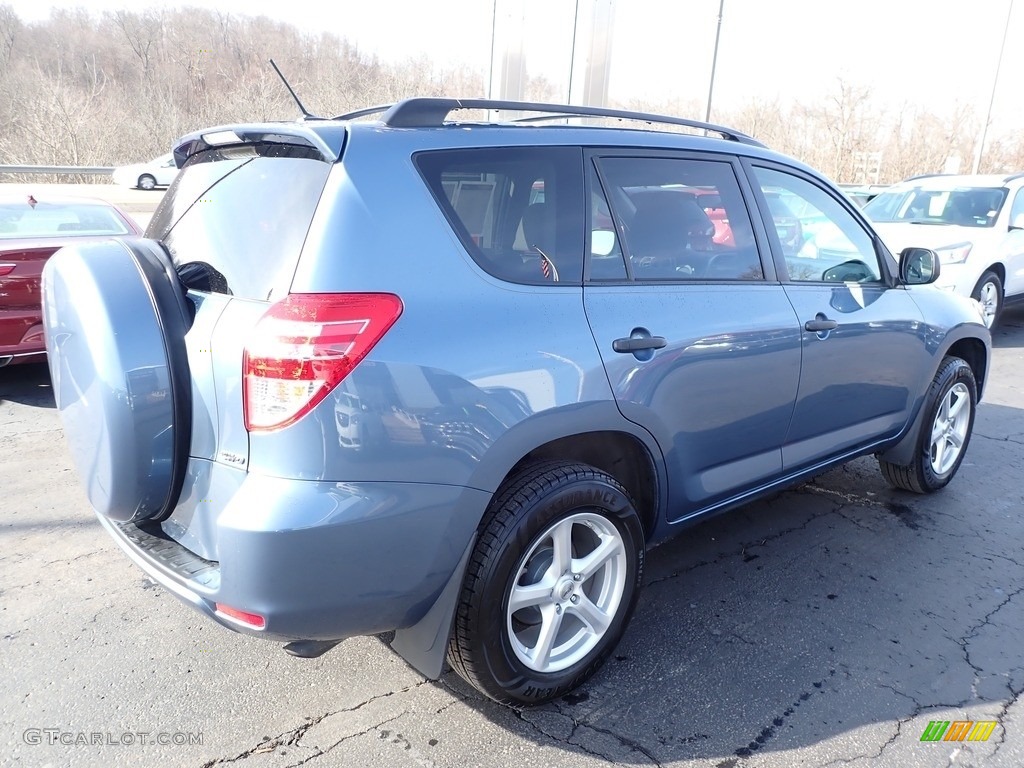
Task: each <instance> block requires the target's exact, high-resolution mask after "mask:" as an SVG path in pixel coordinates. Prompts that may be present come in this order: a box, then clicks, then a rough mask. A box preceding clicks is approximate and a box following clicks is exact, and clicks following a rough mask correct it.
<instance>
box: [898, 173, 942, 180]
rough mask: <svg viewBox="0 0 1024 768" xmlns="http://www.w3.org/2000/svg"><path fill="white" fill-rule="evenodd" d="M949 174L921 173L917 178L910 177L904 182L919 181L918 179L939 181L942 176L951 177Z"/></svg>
mask: <svg viewBox="0 0 1024 768" xmlns="http://www.w3.org/2000/svg"><path fill="white" fill-rule="evenodd" d="M951 175H955V174H949V173H919V174H918V175H917V176H910V177H908V178H906V179H904V180H903V181H917V180H918V179H937V178H939V177H940V176H951Z"/></svg>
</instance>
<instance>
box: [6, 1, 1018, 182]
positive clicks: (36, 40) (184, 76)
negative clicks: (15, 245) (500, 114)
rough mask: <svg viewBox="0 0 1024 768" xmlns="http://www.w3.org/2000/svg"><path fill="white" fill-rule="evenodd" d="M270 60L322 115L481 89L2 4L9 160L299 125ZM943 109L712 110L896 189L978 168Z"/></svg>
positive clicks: (271, 45) (996, 153) (220, 28)
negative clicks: (38, 17)
mask: <svg viewBox="0 0 1024 768" xmlns="http://www.w3.org/2000/svg"><path fill="white" fill-rule="evenodd" d="M270 58H273V59H274V60H275V61H276V62H277V63H278V64H279V66H280V67H281V68H282V70H283V71H284V72H285V74H286V75H287V76H288V77H289V80H290V81H291V83H292V85H293V87H294V88H295V90H296V91H297V92H298V93H299V95H300V97H301V98H302V100H303V102H304V103H305V105H306V107H307V108H308V109H309V110H310V111H312V112H314V113H316V114H320V115H328V116H329V115H336V114H341V113H343V112H346V111H348V110H352V109H357V108H360V107H365V106H368V105H373V104H385V103H390V102H394V101H397V100H399V99H402V98H405V97H408V96H412V95H421V96H423V95H451V96H456V95H458V96H478V97H479V96H483V95H484V94H485V92H486V87H485V82H484V69H483V66H481V68H480V69H479V70H473V69H462V70H446V71H439V70H437V68H435V67H434V66H433V65H432V64H431V62H429V61H426V60H423V59H410V60H408V61H405V62H403V63H399V64H394V63H389V62H383V61H380V60H378V59H377V58H376V57H374V56H371V55H368V54H366V53H365V52H362V51H360V50H359V48H358V47H357V45H356V44H355V43H353V42H352V41H351V40H347V39H345V38H343V37H340V36H337V35H335V34H332V33H330V32H322V33H320V34H319V35H310V34H306V33H303V32H301V31H300V30H298V29H297V28H295V27H294V26H291V25H289V24H286V23H283V22H279V21H274V20H271V19H268V18H266V17H249V16H240V15H234V14H228V13H221V12H218V11H215V10H211V9H209V8H185V9H173V10H172V9H167V10H161V11H144V12H132V11H117V12H111V13H105V14H102V15H94V14H90V13H88V12H87V11H85V10H82V9H75V10H64V11H54V12H53V13H52V14H51V16H50V17H49V19H47V20H45V21H41V22H35V23H31V24H26V23H24V22H22V21H21V20H20V19H19V17H18V16H17V14H16V13H15V12H14V11H13V9H12V8H11V7H10V6H9V5H0V64H2V69H0V123H2V129H0V164H39V165H120V164H123V163H127V162H136V161H141V160H146V159H149V158H151V157H154V156H156V155H158V154H161V153H163V152H166V151H167V150H168V149H169V148H170V146H171V145H172V143H173V142H174V140H175V139H176V138H178V137H179V136H181V135H183V134H185V133H188V132H190V131H193V130H196V129H197V128H201V127H208V126H212V125H218V124H222V123H228V122H235V121H246V122H251V121H262V120H288V119H294V118H295V117H296V116H297V114H298V110H297V108H296V106H295V104H294V102H293V101H292V100H291V98H290V97H289V95H288V93H287V91H286V90H285V88H284V86H283V85H282V84H281V81H280V80H279V79H278V77H277V75H276V74H275V73H274V71H273V69H272V68H271V67H270V65H269V63H268V60H269V59H270ZM613 66H614V63H613ZM526 97H527V98H530V99H534V100H548V101H552V100H553V101H561V100H564V98H565V93H564V89H563V88H561V87H559V86H556V85H554V84H553V83H551V82H549V81H546V80H544V79H543V78H533V79H531V80H530V84H529V90H528V93H527V94H526ZM611 106H617V107H623V108H628V109H640V110H645V111H655V112H667V113H672V114H680V115H685V116H694V117H699V116H702V115H703V105H701V104H699V103H686V102H679V101H666V102H663V103H653V102H649V101H648V102H639V101H630V100H626V101H625V102H623V103H617V104H612V105H611ZM942 107H943V109H941V110H939V109H935V108H934V106H926V105H921V104H913V103H910V102H909V101H908V103H907V104H905V105H904V106H903V107H902V108H900V109H896V110H893V109H892V108H891V107H890V108H887V109H885V110H882V109H881V108H880V107H879V106H878V105H876V104H875V103H874V102H873V100H872V96H871V92H870V90H869V89H867V88H864V87H861V86H854V85H851V84H849V83H846V82H838V83H837V84H836V87H835V89H834V91H833V92H832V94H831V95H829V96H828V97H827V98H825V99H822V100H820V101H816V102H814V103H809V102H804V101H801V100H798V99H797V100H793V101H789V102H786V103H782V102H779V101H764V100H760V99H758V97H757V95H756V94H752V95H751V98H750V100H749V101H748V103H747V104H746V105H745V106H744V107H742V108H741V109H737V110H733V111H731V112H724V111H723V112H717V111H716V113H715V115H714V120H715V121H716V122H721V123H724V124H728V125H732V126H734V127H736V128H737V129H739V130H742V131H745V132H747V133H750V134H751V135H753V136H755V137H757V138H758V139H760V140H761V141H763V142H764V143H766V144H768V145H769V146H771V147H772V148H774V149H777V150H780V151H782V152H785V153H787V154H790V155H793V156H795V157H798V158H800V159H801V160H803V161H804V162H807V163H809V164H810V165H813V166H815V167H817V168H819V169H821V170H822V171H824V172H825V173H826V174H828V175H830V176H831V177H832V178H834V179H836V180H837V181H841V182H867V181H871V182H875V181H877V182H881V183H887V182H893V181H898V180H899V179H902V178H906V177H908V176H911V175H914V174H916V173H926V172H937V171H941V170H943V167H944V165H945V164H946V161H947V158H950V157H959V158H960V161H961V170H962V171H965V172H966V171H968V170H969V169H970V165H971V161H972V158H973V154H974V150H975V146H976V145H975V142H976V141H977V137H978V134H979V133H980V128H981V124H980V118H979V117H978V116H977V115H976V114H975V113H974V112H973V111H972V110H971V109H970V108H969V107H967V106H963V105H956V104H951V105H942ZM981 170H982V171H983V172H985V171H992V172H1011V171H1024V130H1017V131H1015V132H1012V133H1010V134H1003V135H1000V134H994V133H992V132H990V133H989V139H988V142H987V145H986V149H985V154H984V162H983V163H982V168H981ZM35 178H38V177H35Z"/></svg>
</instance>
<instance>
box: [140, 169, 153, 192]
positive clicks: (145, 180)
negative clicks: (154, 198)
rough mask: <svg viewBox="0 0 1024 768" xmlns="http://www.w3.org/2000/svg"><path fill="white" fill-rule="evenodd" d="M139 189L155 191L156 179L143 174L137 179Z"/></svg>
mask: <svg viewBox="0 0 1024 768" xmlns="http://www.w3.org/2000/svg"><path fill="white" fill-rule="evenodd" d="M147 184H148V186H147ZM139 189H142V190H147V191H149V190H153V189H156V179H155V178H154V177H153V176H150V175H149V174H148V173H144V174H143V175H142V176H140V177H139Z"/></svg>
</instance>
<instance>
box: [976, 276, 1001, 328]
mask: <svg viewBox="0 0 1024 768" xmlns="http://www.w3.org/2000/svg"><path fill="white" fill-rule="evenodd" d="M971 297H972V298H973V299H975V300H976V301H978V302H980V303H981V309H982V312H983V313H984V316H985V327H986V328H993V327H994V326H995V324H996V322H998V320H999V313H1000V312H1002V309H1003V281H1002V280H1000V279H999V275H997V274H996V273H995V272H991V271H990V272H986V273H985V274H983V275H982V276H981V279H980V280H978V284H977V285H976V286H974V291H973V292H972V293H971Z"/></svg>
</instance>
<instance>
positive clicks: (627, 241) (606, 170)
mask: <svg viewBox="0 0 1024 768" xmlns="http://www.w3.org/2000/svg"><path fill="white" fill-rule="evenodd" d="M597 168H598V170H599V172H600V173H599V175H600V180H601V188H600V189H595V192H594V194H592V195H591V197H592V205H591V225H592V233H591V237H592V241H593V242H592V246H591V255H590V264H591V273H590V274H591V279H593V280H600V279H615V278H616V275H617V273H618V272H619V266H618V260H617V257H618V247H619V245H620V242H619V241H620V239H621V245H622V247H623V248H624V250H625V252H626V254H627V258H626V261H625V268H626V269H627V270H628V272H629V275H630V277H632V279H634V280H658V281H662V280H671V281H697V280H699V281H704V280H710V281H719V280H762V279H763V278H764V272H763V270H762V267H761V259H760V256H759V253H758V249H757V245H756V243H755V241H754V234H753V229H752V226H751V222H750V217H749V216H748V215H747V208H746V204H745V202H744V199H743V196H742V194H741V192H740V187H739V183H738V181H737V178H736V174H735V172H734V170H733V166H732V164H731V163H729V162H726V161H717V160H703V159H694V158H677V157H602V158H598V159H597ZM595 186H596V185H595ZM602 193H603V194H604V195H607V198H605V197H603V196H602ZM609 209H610V211H611V213H612V215H613V216H614V220H615V228H616V234H617V237H616V238H615V239H614V240H613V239H612V238H611V237H610V236H609V235H607V234H604V232H605V230H606V229H607V227H608V224H606V223H604V222H605V221H606V219H607V214H606V213H605V211H606V210H609Z"/></svg>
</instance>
